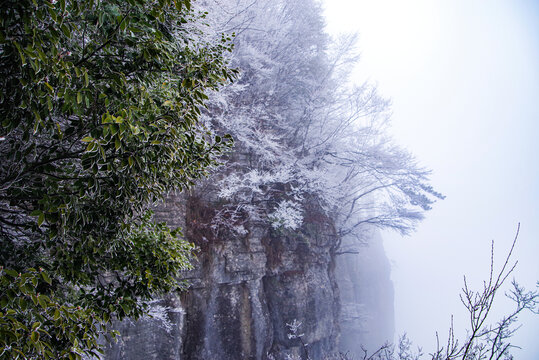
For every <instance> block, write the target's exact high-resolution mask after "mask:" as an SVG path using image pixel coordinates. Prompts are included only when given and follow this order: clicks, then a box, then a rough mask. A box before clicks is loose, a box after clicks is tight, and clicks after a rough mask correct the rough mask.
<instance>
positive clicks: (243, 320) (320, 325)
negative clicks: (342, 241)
mask: <svg viewBox="0 0 539 360" xmlns="http://www.w3.org/2000/svg"><path fill="white" fill-rule="evenodd" d="M193 201H194V202H195V203H193ZM182 204H187V207H185V206H184V205H182ZM211 209H212V208H211V206H209V204H207V200H205V201H201V200H200V199H197V198H194V197H192V198H191V199H189V200H187V201H185V200H182V199H181V198H180V197H172V198H170V199H169V201H168V203H167V204H165V205H164V207H161V208H160V209H159V211H158V212H157V214H158V216H159V217H160V218H162V219H166V220H168V222H169V224H170V225H172V226H177V225H184V226H185V233H186V235H187V238H188V239H190V240H191V241H194V242H195V243H197V245H198V246H199V248H200V252H199V254H198V257H197V263H196V264H195V269H194V270H193V271H191V272H189V273H188V274H185V278H186V279H187V280H188V281H189V282H190V284H191V285H190V288H189V290H188V291H187V292H185V293H183V294H180V295H169V296H168V297H167V298H165V299H164V300H161V301H159V302H156V303H155V304H154V307H153V315H154V317H153V318H145V319H143V320H141V321H138V322H136V323H132V322H130V321H124V322H122V323H121V324H119V326H118V329H119V330H120V332H121V333H122V335H121V337H120V339H119V341H118V343H117V344H114V345H112V346H110V347H109V348H108V349H107V353H106V359H130V360H137V359H182V360H187V359H223V360H226V359H234V360H235V359H276V360H279V359H285V358H287V355H299V356H301V357H303V358H305V356H306V354H305V352H306V351H307V352H308V355H309V357H310V358H311V359H323V358H324V357H326V356H327V355H329V354H332V353H334V352H335V351H336V349H337V340H338V334H339V326H338V318H339V297H338V289H337V285H336V282H335V278H334V256H333V255H332V245H333V244H334V240H335V239H334V237H335V231H334V229H333V227H332V224H331V222H330V221H329V220H325V221H320V219H319V218H317V219H316V221H315V220H314V217H311V220H309V219H310V218H309V216H306V218H305V222H304V225H303V226H302V228H300V229H298V230H297V231H293V232H292V231H288V230H276V229H274V228H273V227H271V226H269V225H268V224H267V223H253V222H251V223H248V224H247V225H246V229H247V232H246V234H244V235H238V234H236V233H230V232H223V233H220V234H216V233H215V231H212V230H211V229H210V228H209V227H207V226H202V225H201V224H202V223H203V222H204V220H205V219H204V218H205V217H206V216H208V215H211V214H210V213H211ZM313 211H314V210H313ZM171 214H174V215H173V216H171ZM294 320H297V321H299V322H301V323H302V325H301V327H300V329H299V332H300V333H302V334H304V335H303V336H302V337H301V339H298V338H289V336H288V335H289V333H290V330H289V328H288V327H287V325H286V324H287V323H288V324H290V323H292V322H293V321H294ZM302 342H303V343H306V344H307V346H306V347H304V346H303V345H302Z"/></svg>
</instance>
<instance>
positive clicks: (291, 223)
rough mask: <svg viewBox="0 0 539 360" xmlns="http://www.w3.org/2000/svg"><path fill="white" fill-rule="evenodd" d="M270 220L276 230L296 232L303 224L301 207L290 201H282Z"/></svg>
mask: <svg viewBox="0 0 539 360" xmlns="http://www.w3.org/2000/svg"><path fill="white" fill-rule="evenodd" d="M269 218H270V220H271V226H272V227H273V228H274V229H279V228H285V229H290V230H296V229H298V228H299V227H300V226H301V224H302V223H303V213H302V211H301V209H300V205H299V204H298V203H295V202H293V201H289V200H284V201H281V202H280V203H279V205H278V206H277V209H275V211H274V212H273V213H272V214H271V215H270V216H269Z"/></svg>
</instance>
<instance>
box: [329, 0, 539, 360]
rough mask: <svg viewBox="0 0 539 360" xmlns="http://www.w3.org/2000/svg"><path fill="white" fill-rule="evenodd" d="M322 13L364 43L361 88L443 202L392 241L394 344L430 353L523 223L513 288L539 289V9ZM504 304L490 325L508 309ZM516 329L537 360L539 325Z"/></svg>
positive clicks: (418, 7)
mask: <svg viewBox="0 0 539 360" xmlns="http://www.w3.org/2000/svg"><path fill="white" fill-rule="evenodd" d="M325 8H326V15H327V16H328V30H329V31H330V32H331V33H333V34H335V33H338V32H349V31H358V32H359V35H360V37H359V48H360V50H361V54H362V60H361V63H360V64H359V67H358V69H357V72H356V73H355V78H356V79H357V80H358V81H361V80H363V79H365V78H368V79H370V80H371V81H373V82H377V83H378V87H379V90H380V91H381V93H382V94H383V95H384V96H386V97H390V98H391V99H392V101H393V116H392V133H393V135H394V137H395V138H396V140H397V143H399V144H400V145H402V146H404V147H406V148H407V149H409V150H410V151H411V152H413V153H414V154H415V155H416V157H417V159H418V160H419V162H420V163H421V164H422V165H424V166H426V167H428V168H430V169H432V170H433V175H432V178H431V179H432V184H433V185H434V187H435V189H436V190H438V191H440V192H442V193H443V194H444V195H446V196H447V198H446V200H443V201H440V202H438V203H437V204H435V205H434V209H433V210H432V211H430V212H428V213H427V218H426V220H425V221H424V222H423V223H422V224H421V225H420V226H419V228H418V231H417V232H416V233H414V234H412V235H411V236H410V237H407V238H401V237H400V236H398V235H395V234H392V233H389V234H385V239H386V240H385V246H386V249H387V251H388V255H389V257H390V259H391V260H392V263H393V276H392V277H393V280H394V283H395V290H396V300H395V302H396V304H395V310H396V325H397V332H398V333H399V334H401V333H403V332H405V331H406V332H407V333H408V335H409V337H410V338H411V339H412V340H413V341H414V342H415V343H416V344H418V345H421V346H423V348H424V350H425V353H428V352H429V351H431V350H432V349H433V347H434V345H435V337H434V335H435V332H436V331H439V332H440V335H441V338H442V339H443V338H444V336H445V334H446V332H447V328H448V325H449V322H450V315H451V314H454V316H455V328H456V329H463V328H465V327H466V326H467V323H466V320H467V318H466V314H465V312H464V311H463V306H462V305H461V303H460V301H459V299H458V293H459V291H460V289H461V287H462V276H463V275H465V274H466V275H467V277H468V279H469V280H470V283H471V285H472V286H473V287H475V288H477V289H479V288H480V286H481V281H482V280H483V279H487V277H488V271H489V261H490V258H489V257H490V242H491V240H495V258H496V259H495V264H498V265H499V266H501V265H502V264H501V263H502V260H503V257H504V255H505V253H506V251H507V250H508V248H509V246H510V244H511V242H512V239H513V236H514V233H515V230H516V227H517V223H518V222H520V223H521V232H520V237H519V240H518V243H517V249H516V252H515V258H514V259H518V260H519V265H518V267H517V270H516V272H515V274H514V275H515V278H516V279H517V280H518V281H519V283H520V284H521V285H524V286H525V287H526V288H527V289H530V290H532V289H533V288H535V283H536V281H538V280H539V261H538V259H537V257H538V254H539V205H538V204H539V161H538V160H539V155H538V154H539V141H538V140H537V136H538V135H539V4H538V3H537V2H535V1H533V0H514V1H502V0H494V1H479V0H467V1H465V0H451V1H449V0H448V1H433V0H414V1H406V2H404V1H399V0H376V1H375V0H371V1H367V0H326V1H325ZM506 289H508V287H506ZM499 296H502V294H499ZM498 300H499V306H498V308H497V309H496V312H495V314H493V315H494V316H493V317H492V318H491V320H492V322H493V323H494V322H495V321H496V320H497V319H499V318H500V317H501V315H502V314H503V313H504V311H503V310H504V307H507V306H511V303H508V302H505V301H504V300H503V299H502V298H501V297H500V298H499V299H498ZM505 309H507V308H505ZM521 322H522V324H523V326H522V328H521V329H520V330H519V332H518V333H517V335H516V336H515V337H514V339H513V341H512V342H513V343H514V344H516V345H519V346H521V347H522V348H523V350H520V351H519V350H517V349H515V350H513V354H514V355H515V357H516V358H518V359H529V360H531V359H536V358H537V356H538V354H539V343H538V342H537V336H538V335H539V316H537V315H535V316H533V315H526V316H521ZM457 335H460V336H463V335H464V333H462V332H461V333H459V332H457Z"/></svg>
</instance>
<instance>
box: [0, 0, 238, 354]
mask: <svg viewBox="0 0 539 360" xmlns="http://www.w3.org/2000/svg"><path fill="white" fill-rule="evenodd" d="M203 16H204V14H197V13H196V12H194V11H193V10H192V9H191V2H190V0H174V1H173V0H162V1H159V2H154V1H148V0H127V1H124V0H108V1H95V0H79V1H76V0H57V1H56V0H50V1H33V0H22V1H19V0H17V1H15V0H6V1H3V2H2V5H1V6H0V86H1V87H2V89H3V92H2V93H1V94H0V99H1V105H0V118H1V119H2V124H1V128H0V158H1V159H2V161H1V162H0V241H1V246H0V264H2V268H0V354H2V355H0V356H1V357H5V356H7V357H12V358H17V357H19V358H54V359H57V358H58V359H59V358H70V359H72V358H80V357H81V356H83V355H95V354H96V351H98V350H99V345H98V344H97V337H98V336H99V334H100V333H101V332H102V331H103V329H104V328H105V327H106V323H107V322H108V321H110V319H111V318H113V317H115V318H122V317H124V316H130V317H133V318H137V317H139V316H140V315H142V314H143V313H144V311H145V307H146V305H145V300H148V299H150V298H151V297H152V296H153V295H155V294H158V293H162V292H166V291H169V290H172V289H175V288H177V287H178V286H180V287H181V284H180V285H178V281H177V276H178V275H179V274H180V272H181V271H182V270H185V269H186V268H188V267H189V266H190V265H189V259H190V257H191V253H192V250H193V247H192V245H190V244H189V243H187V242H185V241H183V240H181V238H180V236H181V233H180V232H179V230H170V229H168V228H167V227H166V226H165V225H163V224H156V223H154V222H153V220H152V217H151V208H152V206H153V205H154V204H155V203H156V201H158V200H160V199H161V198H162V196H163V194H165V193H166V192H168V191H173V190H180V191H181V190H184V189H186V188H188V187H190V186H191V185H193V183H194V181H195V180H196V179H199V178H201V177H204V176H205V175H207V174H208V171H209V169H210V168H211V167H212V166H214V165H216V164H217V158H218V157H219V156H220V155H221V154H222V153H223V152H224V151H226V150H227V149H228V148H229V147H230V146H231V144H232V141H231V138H230V137H229V136H224V137H221V136H216V135H213V134H212V133H211V132H210V131H208V130H207V129H204V128H203V126H202V125H201V124H200V122H199V117H200V114H201V108H203V107H204V106H205V101H206V99H207V95H206V93H207V92H208V91H209V90H218V88H219V87H220V86H221V85H222V84H224V83H226V82H228V81H230V80H232V79H233V77H234V76H235V71H234V70H231V69H230V68H229V67H228V65H227V62H226V60H225V57H224V55H223V54H224V53H225V52H227V51H230V50H231V45H230V39H229V38H226V37H225V36H223V37H222V38H221V39H219V40H218V41H216V42H213V43H209V42H207V41H205V40H204V38H205V36H204V34H203V32H202V31H201V30H200V29H201V28H202V27H201V25H200V23H201V20H200V18H201V17H203Z"/></svg>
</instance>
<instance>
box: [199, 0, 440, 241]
mask: <svg viewBox="0 0 539 360" xmlns="http://www.w3.org/2000/svg"><path fill="white" fill-rule="evenodd" d="M200 6H201V7H202V8H211V11H210V14H212V15H211V16H210V17H209V18H208V19H207V21H208V22H210V24H211V25H212V26H211V27H212V28H214V29H217V33H219V32H220V31H233V32H235V33H236V37H235V50H234V52H233V53H232V55H231V56H232V63H233V64H234V65H235V66H237V67H238V68H239V69H240V71H241V75H240V78H239V81H237V82H236V83H235V84H233V85H230V86H229V87H228V89H227V90H226V91H224V92H220V93H218V94H215V95H214V96H213V97H211V98H210V100H211V103H212V105H211V107H210V109H211V111H209V112H208V113H207V114H206V116H207V124H208V126H209V127H213V128H217V129H219V130H224V131H227V132H230V133H231V134H232V135H233V137H234V138H235V140H236V145H237V146H236V151H235V153H234V154H233V155H232V156H231V159H230V160H231V161H229V162H228V165H227V167H226V168H224V169H223V171H222V172H221V175H220V179H219V181H218V182H217V183H216V186H217V188H218V194H219V197H220V198H221V200H223V201H224V204H222V205H221V207H220V209H219V211H218V213H217V216H216V217H214V219H213V226H214V228H216V227H220V226H228V227H229V228H230V229H233V230H236V231H239V232H241V231H243V230H244V227H243V225H242V222H245V221H246V220H247V219H251V220H253V219H254V220H267V221H270V222H271V223H272V224H273V226H274V227H281V228H284V229H290V230H295V229H297V228H299V227H300V226H301V223H302V216H303V215H304V214H305V207H306V206H307V204H308V203H309V204H312V203H313V202H314V203H316V204H317V206H318V207H319V208H321V209H323V211H324V216H326V217H327V218H330V219H332V221H333V222H335V223H336V224H337V232H338V235H340V236H339V237H338V238H339V239H342V238H343V237H345V236H354V237H356V238H361V236H362V235H361V234H362V230H363V229H364V228H365V225H375V226H378V227H382V228H392V229H395V230H397V231H399V232H401V233H403V234H407V233H409V232H410V231H411V230H413V229H414V227H415V225H416V224H417V222H418V221H420V220H421V219H422V217H423V212H424V211H426V210H428V209H430V206H431V204H432V203H433V202H434V200H435V199H436V198H442V195H440V194H439V193H437V192H435V191H434V190H433V189H432V187H431V186H430V185H429V183H428V176H429V171H428V170H426V169H424V168H422V167H420V166H419V165H418V164H417V163H416V161H415V160H414V158H413V157H412V156H411V155H410V154H409V153H408V152H407V151H405V150H403V149H402V148H399V147H398V146H396V145H395V144H394V143H393V141H392V139H391V138H389V137H388V135H387V133H386V130H387V126H388V119H389V114H390V111H389V105H390V104H389V101H388V100H386V99H383V98H382V97H380V96H379V95H378V93H377V91H376V88H375V87H374V86H373V85H371V84H369V83H364V84H360V85H354V84H350V83H349V82H348V81H347V79H348V78H349V73H350V71H351V70H352V69H353V67H354V66H355V64H356V63H357V61H358V56H357V51H356V50H355V40H356V39H355V37H354V36H344V37H342V38H339V39H332V38H330V37H329V36H328V34H327V33H326V32H325V31H324V20H323V17H322V9H321V6H320V4H319V3H318V2H316V1H314V0H298V1H284V0H280V1H279V0H277V1H269V0H212V1H210V0H208V1H206V2H204V3H202V4H200ZM240 213H241V215H240ZM339 245H340V244H339V241H337V243H336V244H335V246H336V247H338V246H339Z"/></svg>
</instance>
